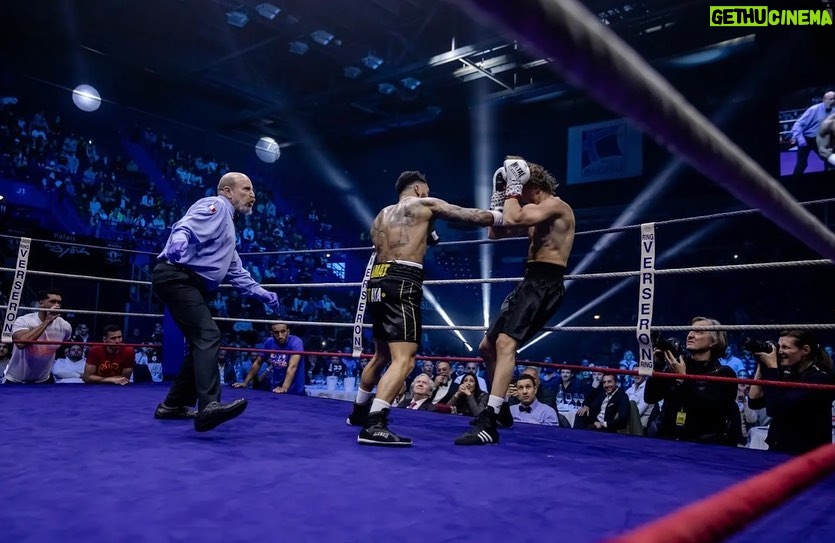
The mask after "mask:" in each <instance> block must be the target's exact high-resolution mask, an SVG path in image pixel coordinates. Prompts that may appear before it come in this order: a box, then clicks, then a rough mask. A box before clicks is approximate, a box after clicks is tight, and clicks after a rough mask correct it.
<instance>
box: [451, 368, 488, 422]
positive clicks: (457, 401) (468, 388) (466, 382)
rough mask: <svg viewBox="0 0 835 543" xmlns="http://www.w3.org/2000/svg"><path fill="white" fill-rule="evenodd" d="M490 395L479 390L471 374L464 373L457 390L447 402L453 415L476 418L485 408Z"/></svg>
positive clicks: (473, 375)
mask: <svg viewBox="0 0 835 543" xmlns="http://www.w3.org/2000/svg"><path fill="white" fill-rule="evenodd" d="M488 399H490V394H488V393H487V392H485V391H483V390H481V388H480V387H479V386H478V379H477V378H476V375H475V374H473V373H465V374H464V377H463V378H462V379H461V384H460V385H458V390H456V391H455V394H453V395H452V398H451V399H450V401H449V402H448V405H449V407H450V409H451V410H452V413H453V414H458V415H467V416H469V417H477V416H478V415H479V413H481V412H482V411H484V408H485V407H487V400H488Z"/></svg>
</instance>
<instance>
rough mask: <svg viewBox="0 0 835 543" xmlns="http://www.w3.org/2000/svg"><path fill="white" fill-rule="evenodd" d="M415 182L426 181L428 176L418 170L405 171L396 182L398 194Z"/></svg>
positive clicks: (395, 186)
mask: <svg viewBox="0 0 835 543" xmlns="http://www.w3.org/2000/svg"><path fill="white" fill-rule="evenodd" d="M415 183H426V176H425V175H423V174H422V173H420V172H416V171H408V172H403V173H401V174H400V177H398V178H397V183H395V184H394V190H395V191H397V195H398V196H399V195H400V194H402V193H403V191H404V190H406V189H407V188H409V187H411V186H412V185H414V184H415ZM427 184H428V183H427Z"/></svg>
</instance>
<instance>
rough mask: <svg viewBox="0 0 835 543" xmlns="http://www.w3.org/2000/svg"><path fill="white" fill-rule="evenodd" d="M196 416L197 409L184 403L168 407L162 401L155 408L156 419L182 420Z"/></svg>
mask: <svg viewBox="0 0 835 543" xmlns="http://www.w3.org/2000/svg"><path fill="white" fill-rule="evenodd" d="M196 416H197V410H196V409H191V408H190V407H186V406H184V405H183V406H180V407H168V406H167V405H165V404H164V403H161V404H159V405H158V406H157V408H156V410H154V418H155V419H167V420H182V419H193V418H195V417H196Z"/></svg>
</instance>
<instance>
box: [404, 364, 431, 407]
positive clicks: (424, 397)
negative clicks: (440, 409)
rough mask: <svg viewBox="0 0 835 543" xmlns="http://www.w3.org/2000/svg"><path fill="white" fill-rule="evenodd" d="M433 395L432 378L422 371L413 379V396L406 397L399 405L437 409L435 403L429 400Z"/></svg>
mask: <svg viewBox="0 0 835 543" xmlns="http://www.w3.org/2000/svg"><path fill="white" fill-rule="evenodd" d="M431 395H432V379H431V378H430V377H429V376H428V375H426V374H425V373H421V374H420V375H418V376H417V377H415V380H414V381H412V397H411V398H404V399H403V400H402V401H401V402H400V403H399V404H397V407H404V408H406V409H418V410H420V411H435V405H434V404H433V403H432V401H431V400H429V396H431Z"/></svg>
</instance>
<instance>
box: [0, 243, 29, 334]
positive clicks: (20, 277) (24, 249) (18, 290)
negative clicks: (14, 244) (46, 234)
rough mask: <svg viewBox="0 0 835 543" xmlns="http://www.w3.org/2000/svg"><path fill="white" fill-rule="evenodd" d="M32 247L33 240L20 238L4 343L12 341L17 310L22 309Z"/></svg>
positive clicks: (4, 324) (4, 328) (5, 320)
mask: <svg viewBox="0 0 835 543" xmlns="http://www.w3.org/2000/svg"><path fill="white" fill-rule="evenodd" d="M31 246H32V238H20V246H19V247H18V249H17V260H16V261H15V271H14V277H13V278H12V290H11V292H9V306H8V307H7V308H6V315H5V317H4V318H3V335H2V341H3V343H9V342H10V341H12V328H13V327H14V321H15V320H17V309H18V308H19V307H20V296H21V294H22V293H23V283H24V282H25V281H26V270H27V269H28V268H29V251H30V248H31Z"/></svg>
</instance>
